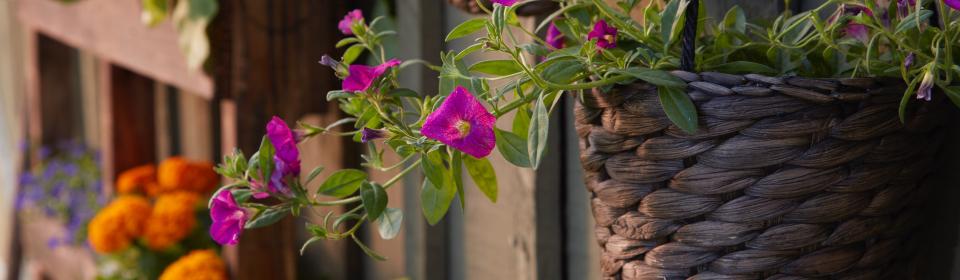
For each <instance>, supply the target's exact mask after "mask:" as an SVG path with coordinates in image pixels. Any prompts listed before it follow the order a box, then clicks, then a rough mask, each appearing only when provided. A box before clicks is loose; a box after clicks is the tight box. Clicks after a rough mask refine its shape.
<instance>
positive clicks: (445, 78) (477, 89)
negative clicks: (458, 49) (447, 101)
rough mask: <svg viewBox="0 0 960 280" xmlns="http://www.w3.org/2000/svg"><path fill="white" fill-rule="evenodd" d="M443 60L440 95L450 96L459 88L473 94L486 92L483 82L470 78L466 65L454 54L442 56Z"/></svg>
mask: <svg viewBox="0 0 960 280" xmlns="http://www.w3.org/2000/svg"><path fill="white" fill-rule="evenodd" d="M441 58H442V60H443V65H442V66H441V67H440V77H439V78H440V94H444V95H446V94H449V93H450V92H453V89H454V88H456V87H457V86H463V87H464V88H466V89H467V90H468V91H470V92H471V93H473V94H482V93H483V92H484V82H483V80H482V79H480V78H476V77H472V76H470V75H469V74H468V73H469V70H468V69H467V66H466V64H464V63H463V61H461V60H459V59H456V58H455V56H454V55H453V53H446V54H442V56H441Z"/></svg>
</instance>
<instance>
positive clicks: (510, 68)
mask: <svg viewBox="0 0 960 280" xmlns="http://www.w3.org/2000/svg"><path fill="white" fill-rule="evenodd" d="M469 70H470V72H480V73H484V74H490V75H494V76H507V75H511V74H514V73H517V72H520V71H523V69H522V68H520V65H517V63H516V62H514V61H513V60H485V61H481V62H477V63H476V64H474V65H471V66H470V69H469Z"/></svg>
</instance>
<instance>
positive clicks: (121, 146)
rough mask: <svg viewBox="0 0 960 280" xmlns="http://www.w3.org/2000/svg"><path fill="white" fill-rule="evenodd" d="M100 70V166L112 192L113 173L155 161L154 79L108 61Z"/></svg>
mask: <svg viewBox="0 0 960 280" xmlns="http://www.w3.org/2000/svg"><path fill="white" fill-rule="evenodd" d="M100 71H101V72H100V75H101V84H102V85H103V86H102V87H100V90H101V93H100V101H101V106H100V107H101V110H100V117H101V119H100V121H101V123H100V127H101V129H102V130H101V133H102V135H101V137H100V139H101V144H100V147H101V148H102V150H101V153H102V158H103V161H102V166H101V168H102V172H103V177H102V178H103V183H104V187H105V188H106V190H105V191H106V192H108V193H111V192H112V191H113V180H114V179H115V178H116V177H115V176H116V174H118V173H119V172H123V171H124V170H127V169H129V168H133V167H136V166H139V165H142V164H146V163H154V162H156V160H157V154H156V146H157V145H156V136H155V135H156V130H155V128H154V126H155V122H154V107H153V101H154V95H155V94H154V82H153V81H152V80H150V79H149V78H147V77H144V76H140V75H138V74H137V73H134V72H131V71H130V70H126V69H123V68H120V67H118V66H114V65H110V64H108V63H107V62H102V63H101V65H100Z"/></svg>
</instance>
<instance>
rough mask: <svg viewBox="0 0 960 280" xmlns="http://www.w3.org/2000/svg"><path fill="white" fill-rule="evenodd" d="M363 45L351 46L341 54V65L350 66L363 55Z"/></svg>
mask: <svg viewBox="0 0 960 280" xmlns="http://www.w3.org/2000/svg"><path fill="white" fill-rule="evenodd" d="M363 50H364V48H363V45H353V46H350V47H349V48H347V50H346V51H344V52H343V59H341V60H342V61H343V64H346V65H350V64H352V63H353V62H354V61H356V60H357V58H358V57H360V54H362V53H363Z"/></svg>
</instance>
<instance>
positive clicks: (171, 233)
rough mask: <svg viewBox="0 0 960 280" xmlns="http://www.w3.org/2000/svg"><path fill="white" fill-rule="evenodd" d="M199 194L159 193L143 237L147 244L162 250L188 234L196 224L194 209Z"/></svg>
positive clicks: (182, 192)
mask: <svg viewBox="0 0 960 280" xmlns="http://www.w3.org/2000/svg"><path fill="white" fill-rule="evenodd" d="M198 201H200V196H199V195H197V194H195V193H192V192H185V191H180V192H172V193H167V194H163V195H160V197H158V198H157V200H156V202H155V204H154V206H153V214H152V215H151V216H150V220H149V221H147V225H146V228H145V229H144V233H143V237H144V238H145V239H146V241H147V246H148V247H150V248H151V249H154V250H163V249H165V248H167V247H170V246H171V245H174V244H176V243H177V242H180V240H182V239H183V238H184V237H187V235H190V231H192V230H193V227H194V226H195V225H196V223H197V221H196V216H195V212H194V210H195V209H196V206H197V202H198Z"/></svg>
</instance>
